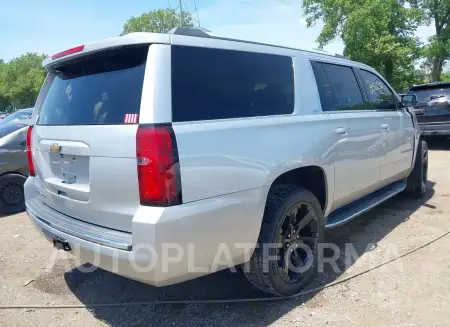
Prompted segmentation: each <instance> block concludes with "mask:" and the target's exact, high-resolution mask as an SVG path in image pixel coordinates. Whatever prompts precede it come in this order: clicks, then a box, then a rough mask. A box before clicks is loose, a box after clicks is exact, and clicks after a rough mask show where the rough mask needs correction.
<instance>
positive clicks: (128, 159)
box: [32, 45, 149, 232]
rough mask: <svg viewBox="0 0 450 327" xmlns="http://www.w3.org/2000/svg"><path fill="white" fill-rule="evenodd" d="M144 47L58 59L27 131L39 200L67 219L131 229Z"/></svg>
mask: <svg viewBox="0 0 450 327" xmlns="http://www.w3.org/2000/svg"><path fill="white" fill-rule="evenodd" d="M148 49H149V45H146V46H142V45H141V46H132V47H126V48H120V49H113V50H111V49H109V50H107V51H102V52H96V53H94V54H93V55H89V56H82V57H80V58H79V59H73V60H70V61H68V62H67V61H62V62H61V64H59V65H54V66H52V67H51V69H50V74H49V77H48V78H49V84H48V85H49V87H48V90H47V91H46V94H45V98H44V100H43V102H42V105H41V106H40V108H38V120H37V123H36V126H35V127H34V129H33V142H32V146H33V149H34V151H35V156H34V164H35V170H36V179H35V185H36V188H37V189H38V191H39V193H40V199H41V200H42V201H43V202H44V203H45V204H46V205H47V206H49V207H50V208H53V209H54V210H56V211H59V212H61V213H63V214H66V215H68V216H70V217H73V218H76V219H79V220H83V221H86V222H89V223H93V224H96V225H99V226H105V227H108V228H112V229H116V230H121V231H127V232H130V231H131V223H132V218H133V216H134V214H135V212H136V210H137V208H138V206H139V191H138V179H137V168H136V131H137V127H138V125H137V124H138V121H139V113H140V105H141V96H142V88H143V81H144V74H145V67H146V60H147V55H148Z"/></svg>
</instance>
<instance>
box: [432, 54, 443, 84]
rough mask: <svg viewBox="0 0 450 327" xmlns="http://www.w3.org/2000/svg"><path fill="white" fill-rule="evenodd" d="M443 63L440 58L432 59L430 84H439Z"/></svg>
mask: <svg viewBox="0 0 450 327" xmlns="http://www.w3.org/2000/svg"><path fill="white" fill-rule="evenodd" d="M443 63H444V60H443V59H442V58H440V57H434V58H433V66H432V68H431V74H430V79H431V82H440V81H441V73H442V66H443Z"/></svg>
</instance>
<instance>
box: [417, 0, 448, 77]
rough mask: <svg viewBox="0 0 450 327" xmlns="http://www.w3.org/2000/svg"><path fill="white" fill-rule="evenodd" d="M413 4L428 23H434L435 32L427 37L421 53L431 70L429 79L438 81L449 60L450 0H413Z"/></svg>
mask: <svg viewBox="0 0 450 327" xmlns="http://www.w3.org/2000/svg"><path fill="white" fill-rule="evenodd" d="M413 5H414V6H415V7H416V8H418V9H420V10H421V11H422V12H423V15H424V17H425V19H426V22H427V24H428V25H430V24H433V25H434V28H435V33H436V34H435V35H433V36H432V37H430V38H429V39H428V41H429V44H428V45H427V46H426V47H425V48H424V52H423V55H424V57H425V58H426V64H427V66H428V67H429V69H430V70H431V73H430V80H432V81H439V80H441V78H442V77H441V73H442V68H443V67H444V65H445V63H446V62H448V61H450V0H415V1H413Z"/></svg>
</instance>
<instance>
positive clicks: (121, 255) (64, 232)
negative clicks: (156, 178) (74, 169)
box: [25, 177, 268, 286]
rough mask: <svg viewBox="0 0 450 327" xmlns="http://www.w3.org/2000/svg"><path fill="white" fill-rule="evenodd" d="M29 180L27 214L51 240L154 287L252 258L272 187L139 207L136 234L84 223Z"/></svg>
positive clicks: (97, 263)
mask: <svg viewBox="0 0 450 327" xmlns="http://www.w3.org/2000/svg"><path fill="white" fill-rule="evenodd" d="M33 179H34V178H33V177H31V178H28V179H27V182H26V183H25V202H26V207H27V213H28V215H29V217H30V219H31V221H32V222H33V223H34V225H35V226H36V227H37V228H38V229H39V230H40V231H41V232H42V233H43V235H44V236H45V238H46V239H47V240H48V241H51V242H53V241H54V240H58V241H62V242H67V243H68V244H69V245H70V248H71V252H72V254H74V255H75V256H76V257H80V258H82V260H83V261H86V262H89V263H92V264H93V265H94V266H97V267H100V268H103V269H105V270H108V271H111V272H113V273H116V274H119V275H122V276H125V277H128V278H131V279H135V280H139V281H142V282H145V283H147V284H151V285H155V286H164V285H169V284H174V283H177V282H182V281H185V280H188V279H192V278H195V277H199V276H202V275H206V274H209V273H212V272H214V271H217V270H220V269H224V268H227V267H231V266H234V265H237V264H241V263H243V262H246V261H248V259H249V258H250V256H251V254H252V252H253V249H254V247H255V244H256V243H257V239H258V236H259V229H260V226H261V221H262V216H263V212H264V202H265V198H266V195H267V192H268V188H265V187H264V188H258V189H253V190H248V191H243V192H238V193H233V194H228V195H223V196H220V197H215V198H211V199H205V200H201V201H196V202H192V203H187V204H183V205H180V206H174V207H169V208H155V207H144V206H140V207H139V208H138V209H137V211H136V214H135V216H134V218H133V221H132V233H126V232H120V231H115V230H111V229H108V228H105V227H100V226H96V225H92V224H89V223H87V222H82V221H80V220H76V219H74V218H71V217H68V216H66V215H64V214H63V213H60V212H57V211H55V210H53V209H51V208H49V207H47V206H46V205H45V204H44V203H43V202H42V201H40V200H39V194H38V193H37V191H36V188H35V187H34V181H33Z"/></svg>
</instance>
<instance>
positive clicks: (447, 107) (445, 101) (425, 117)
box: [408, 83, 450, 124]
mask: <svg viewBox="0 0 450 327" xmlns="http://www.w3.org/2000/svg"><path fill="white" fill-rule="evenodd" d="M408 94H415V95H416V96H417V99H418V102H419V103H418V105H416V106H414V108H415V109H422V110H423V114H421V115H417V121H418V123H419V124H441V123H447V124H448V123H450V83H449V84H448V85H447V84H443V85H442V84H437V85H426V86H421V87H417V88H412V89H411V90H410V91H409V92H408Z"/></svg>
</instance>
